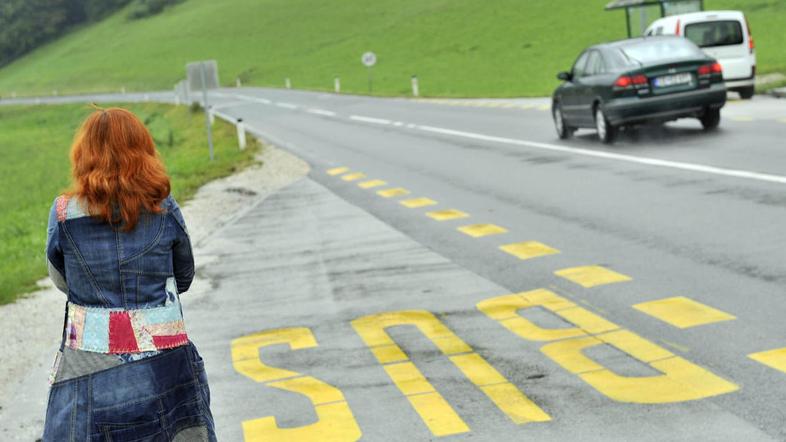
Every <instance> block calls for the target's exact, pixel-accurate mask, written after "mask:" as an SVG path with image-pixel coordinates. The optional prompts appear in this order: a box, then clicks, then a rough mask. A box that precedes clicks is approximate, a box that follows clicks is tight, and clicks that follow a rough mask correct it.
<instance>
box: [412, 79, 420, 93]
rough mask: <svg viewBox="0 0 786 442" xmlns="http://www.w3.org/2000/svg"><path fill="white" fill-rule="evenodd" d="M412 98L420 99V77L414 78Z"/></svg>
mask: <svg viewBox="0 0 786 442" xmlns="http://www.w3.org/2000/svg"><path fill="white" fill-rule="evenodd" d="M412 96H413V97H419V96H420V88H419V86H418V76H417V75H413V76H412Z"/></svg>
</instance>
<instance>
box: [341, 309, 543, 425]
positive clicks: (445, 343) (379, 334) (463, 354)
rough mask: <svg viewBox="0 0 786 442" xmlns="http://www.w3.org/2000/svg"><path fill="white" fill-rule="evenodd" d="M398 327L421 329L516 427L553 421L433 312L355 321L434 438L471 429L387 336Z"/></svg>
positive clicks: (413, 311) (370, 317)
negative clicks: (407, 326) (393, 328)
mask: <svg viewBox="0 0 786 442" xmlns="http://www.w3.org/2000/svg"><path fill="white" fill-rule="evenodd" d="M398 325H414V326H415V327H417V328H418V329H419V330H420V332H421V333H423V335H425V336H426V337H427V338H428V339H429V340H431V342H433V343H434V345H436V346H437V348H439V350H440V351H441V352H442V353H443V354H444V355H446V356H448V358H449V359H450V361H451V362H452V363H453V364H454V365H455V366H456V367H458V369H459V370H461V372H462V373H464V375H465V376H466V377H467V378H468V379H469V380H470V381H471V382H472V383H473V384H475V385H476V386H477V387H478V388H479V389H480V390H481V391H483V393H485V394H486V396H487V397H488V398H489V399H490V400H491V401H492V402H494V404H495V405H496V406H497V407H498V408H499V409H500V410H502V412H504V413H505V414H506V415H507V416H508V417H509V418H510V419H511V420H513V421H514V422H515V423H517V424H523V423H527V422H545V421H549V420H551V417H550V416H549V415H548V414H546V413H545V412H544V411H543V410H541V409H540V407H538V406H537V405H536V404H535V403H534V402H532V401H531V400H530V399H529V398H527V397H526V396H525V395H524V394H523V393H522V392H521V391H520V390H519V389H518V388H517V387H516V386H515V385H513V384H511V383H510V382H509V381H508V380H507V379H506V378H505V377H504V376H502V374H500V373H499V372H498V371H497V370H496V369H494V367H492V366H491V365H490V364H489V363H488V362H487V361H486V360H485V359H483V357H481V356H480V355H478V354H477V353H474V351H473V350H472V348H471V347H470V346H469V345H467V344H466V343H465V342H464V341H462V340H461V339H460V338H459V337H458V336H456V335H455V334H454V333H453V332H452V331H450V329H449V328H447V327H446V326H445V325H444V324H443V323H442V322H440V320H439V319H437V318H436V317H435V316H434V315H433V314H432V313H430V312H427V311H425V310H411V311H400V312H390V313H379V314H375V315H369V316H364V317H362V318H358V319H355V320H354V321H352V326H353V327H354V328H355V331H357V333H358V334H359V335H360V337H361V338H362V339H363V341H364V342H365V343H366V345H367V346H368V347H369V348H370V349H371V352H372V353H373V354H374V356H375V357H376V358H377V361H379V363H380V364H382V365H383V367H384V369H385V371H386V372H387V374H388V376H389V377H390V379H391V380H392V381H393V383H394V384H396V386H397V387H398V389H399V390H400V391H401V393H402V394H404V396H406V398H407V400H409V402H410V404H411V405H412V407H413V408H414V409H415V411H416V412H417V413H418V414H419V415H420V417H421V419H422V420H423V422H424V423H425V424H426V426H427V427H428V428H429V430H430V431H431V433H432V434H434V435H435V436H447V435H451V434H459V433H465V432H468V431H469V427H468V426H467V424H466V423H465V422H464V420H462V419H461V417H460V416H459V415H458V414H457V413H456V411H455V410H454V409H453V407H451V406H450V404H448V402H447V401H446V400H445V399H444V398H443V397H442V395H441V394H439V392H437V390H436V389H435V388H434V387H433V386H432V385H431V383H430V382H429V381H428V380H427V379H426V377H425V376H423V374H422V373H421V372H420V370H418V368H417V367H416V366H415V364H413V363H412V362H411V361H410V360H409V357H408V356H407V355H406V354H405V353H404V351H403V350H402V349H401V348H400V347H399V346H398V345H397V344H396V343H395V342H394V341H393V339H391V337H390V336H389V335H388V333H387V332H386V331H385V329H386V328H388V327H393V326H398Z"/></svg>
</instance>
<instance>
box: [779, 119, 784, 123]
mask: <svg viewBox="0 0 786 442" xmlns="http://www.w3.org/2000/svg"><path fill="white" fill-rule="evenodd" d="M778 121H780V122H781V123H786V118H781V119H779V120H778Z"/></svg>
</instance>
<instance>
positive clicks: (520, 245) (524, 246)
mask: <svg viewBox="0 0 786 442" xmlns="http://www.w3.org/2000/svg"><path fill="white" fill-rule="evenodd" d="M499 249H500V250H502V251H503V252H505V253H509V254H511V255H513V256H515V257H517V258H518V259H531V258H537V257H539V256H546V255H555V254H557V253H559V250H557V249H554V248H551V247H549V246H547V245H546V244H543V243H539V242H537V241H524V242H517V243H513V244H506V245H504V246H501V247H500V248H499Z"/></svg>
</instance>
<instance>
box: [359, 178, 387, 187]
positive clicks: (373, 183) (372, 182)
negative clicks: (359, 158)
mask: <svg viewBox="0 0 786 442" xmlns="http://www.w3.org/2000/svg"><path fill="white" fill-rule="evenodd" d="M386 184H387V183H386V182H385V181H382V180H369V181H363V182H362V183H358V187H360V188H361V189H371V188H373V187H379V186H384V185H386Z"/></svg>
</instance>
